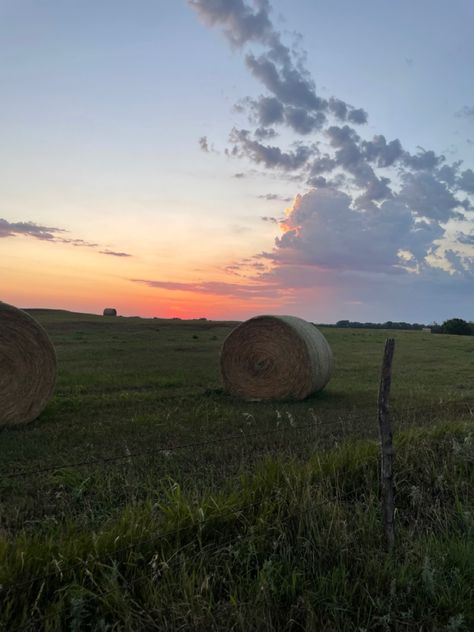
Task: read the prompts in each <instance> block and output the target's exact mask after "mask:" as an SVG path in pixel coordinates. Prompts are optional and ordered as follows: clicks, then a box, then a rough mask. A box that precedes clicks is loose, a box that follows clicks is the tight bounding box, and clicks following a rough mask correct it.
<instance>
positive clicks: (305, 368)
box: [221, 316, 333, 400]
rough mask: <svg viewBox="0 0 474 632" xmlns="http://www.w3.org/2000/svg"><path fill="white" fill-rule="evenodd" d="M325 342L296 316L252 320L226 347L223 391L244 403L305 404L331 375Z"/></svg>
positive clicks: (223, 349) (230, 336)
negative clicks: (281, 401)
mask: <svg viewBox="0 0 474 632" xmlns="http://www.w3.org/2000/svg"><path fill="white" fill-rule="evenodd" d="M332 365H333V363H332V352H331V348H330V346H329V344H328V343H327V341H326V338H325V337H324V336H323V335H322V333H321V332H320V331H318V329H316V327H315V326H314V325H312V324H311V323H308V322H306V321H305V320H303V319H302V318H297V317H296V316H256V317H255V318H251V319H250V320H247V321H246V322H244V323H242V324H241V325H239V326H238V327H237V328H236V329H234V330H233V331H232V332H231V333H230V334H229V336H228V337H227V338H226V340H225V341H224V344H223V347H222V352H221V372H222V378H223V381H224V388H225V389H226V391H227V392H228V393H229V394H231V395H234V396H236V397H241V398H243V399H246V400H266V399H304V398H305V397H308V395H311V394H312V393H315V392H316V391H319V390H321V389H322V388H324V386H325V385H326V384H327V383H328V381H329V379H330V377H331V372H332Z"/></svg>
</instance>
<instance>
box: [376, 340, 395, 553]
mask: <svg viewBox="0 0 474 632" xmlns="http://www.w3.org/2000/svg"><path fill="white" fill-rule="evenodd" d="M394 349H395V340H394V339H393V338H387V340H386V341H385V350H384V354H383V361H382V371H381V374H380V388H379V400H378V421H379V432H380V444H381V448H382V467H381V482H382V511H383V522H384V533H385V541H386V545H387V548H388V549H389V550H391V549H392V548H393V545H394V544H395V528H394V513H395V503H394V494H393V456H394V450H393V444H392V428H391V425H390V417H389V412H388V400H389V397H390V384H391V382H392V360H393V352H394Z"/></svg>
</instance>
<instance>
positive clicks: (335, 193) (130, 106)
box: [0, 0, 474, 322]
mask: <svg viewBox="0 0 474 632" xmlns="http://www.w3.org/2000/svg"><path fill="white" fill-rule="evenodd" d="M473 18H474V5H472V3H471V2H468V1H467V0H462V1H461V0H458V1H454V2H452V3H450V4H449V5H448V4H447V3H445V2H441V1H438V0H431V1H428V0H422V1H418V2H416V3H414V2H408V1H405V0H403V1H400V2H397V3H389V2H385V1H382V2H380V1H379V2H375V1H372V0H367V1H364V2H361V3H354V2H349V1H346V0H344V1H339V2H338V1H331V2H329V0H328V1H326V2H318V1H310V0H296V1H295V0H293V1H292V2H291V1H290V0H273V1H271V2H266V1H264V0H261V1H260V2H255V3H254V2H252V1H251V0H248V1H244V0H226V1H225V2H224V1H223V0H196V1H194V2H186V1H182V2H181V1H173V2H165V1H160V2H157V1H156V0H155V1H151V0H144V1H137V2H133V3H131V2H125V1H123V0H119V1H114V2H112V1H109V0H105V1H102V2H96V1H94V2H92V1H91V0H82V1H81V2H80V3H78V2H73V1H72V0H63V1H61V2H60V1H59V0H54V1H53V0H44V1H41V2H37V1H29V2H27V1H23V0H15V1H13V0H6V1H5V0H3V1H2V2H0V56H1V59H2V64H1V67H0V80H1V82H2V86H3V90H2V93H3V97H2V100H1V101H0V129H1V134H2V145H1V147H0V167H1V169H2V174H3V178H2V179H1V182H0V218H1V221H0V237H2V239H1V240H0V274H1V275H2V279H3V285H4V289H3V293H4V300H9V301H10V302H15V303H16V304H22V305H31V304H35V305H44V306H51V307H52V306H54V307H70V308H74V309H81V310H83V311H99V310H100V308H101V306H102V302H104V301H105V300H107V301H108V302H111V301H112V302H113V304H117V306H118V308H119V309H120V310H121V311H122V312H123V313H142V314H143V315H172V314H175V313H179V314H183V315H194V316H201V315H203V314H202V313H201V312H202V310H205V311H206V314H204V315H209V316H215V317H239V318H240V317H246V316H248V315H252V314H255V313H258V312H261V311H267V312H278V313H295V314H297V315H301V316H304V317H307V318H311V319H312V320H318V321H322V320H327V321H334V320H338V319H341V318H352V319H359V320H368V319H370V320H386V319H392V320H396V319H403V320H418V321H424V322H430V321H431V320H442V319H444V318H447V317H450V316H461V317H464V318H468V319H472V318H473V315H472V312H473V307H474V301H473V298H472V286H473V256H474V252H473V251H474V246H473V237H472V235H473V230H474V226H473V222H474V219H473V218H474V214H473V211H472V198H473V193H474V191H473V190H471V189H472V188H473V187H472V184H471V175H470V171H469V170H471V169H472V168H473V167H474V159H473V152H474V91H473V90H472V81H471V79H470V77H471V75H472V72H471V66H472V59H474V41H473V38H472V35H471V30H472V29H471V26H472V23H473ZM249 29H250V30H249ZM252 29H253V30H252ZM259 29H260V30H259ZM226 33H227V35H226ZM276 41H278V45H279V46H282V47H284V49H285V50H287V51H288V53H287V54H288V55H289V57H288V59H287V60H286V61H285V62H283V61H282V60H283V57H282V56H280V58H279V60H277V61H275V60H276V58H275V54H276V53H275V51H276V48H275V42H276ZM282 50H283V49H280V53H281V52H282ZM249 55H250V56H252V57H251V59H250V58H249ZM272 55H273V57H272ZM249 59H250V61H249ZM252 59H253V62H252V61H251V60H252ZM262 60H264V61H265V64H266V65H265V64H262V63H261V62H262ZM268 61H271V63H274V64H275V66H276V68H277V71H278V72H280V73H282V72H283V71H284V64H286V68H287V70H288V68H289V69H290V71H291V73H293V75H292V76H293V78H295V77H296V76H297V77H299V78H300V79H302V80H303V81H304V82H306V83H307V87H308V89H309V92H311V94H313V95H317V96H315V98H316V99H318V100H319V101H318V104H316V101H315V100H314V99H313V101H311V98H312V97H311V98H309V97H308V99H309V100H308V99H306V101H305V100H304V98H305V97H304V95H303V93H301V95H300V96H298V94H297V92H295V91H294V92H293V93H289V92H288V90H287V88H288V86H289V84H288V82H287V85H286V86H283V84H282V82H280V84H279V86H280V87H279V88H277V90H281V91H280V93H279V94H275V92H272V85H271V83H269V75H268V74H265V73H266V72H267V70H268V63H267V62H268ZM252 64H253V66H252ZM288 64H290V65H288ZM264 67H265V68H264ZM291 73H290V74H291ZM280 78H281V77H280ZM282 86H283V87H282ZM273 87H275V86H273ZM293 87H294V86H293ZM309 92H308V94H309ZM260 97H263V98H264V99H267V101H265V104H267V105H272V107H274V108H277V109H278V108H279V110H278V111H279V115H278V116H279V117H280V118H279V120H278V121H276V122H275V123H268V120H267V121H266V122H267V123H268V124H267V125H263V126H262V125H261V123H262V121H263V118H262V116H263V115H262V112H263V110H262V109H261V106H262V103H263V102H262V101H260V100H259V99H260ZM300 97H301V98H300ZM331 97H333V98H335V99H337V100H338V101H337V103H339V106H340V107H341V103H344V104H346V106H350V107H352V108H353V110H351V109H350V108H349V109H348V110H347V112H346V113H345V114H344V115H343V116H339V118H337V116H335V112H336V109H335V108H336V105H335V103H336V102H335V101H334V99H333V101H331ZM298 98H300V100H298ZM268 99H272V102H271V103H270V101H268ZM301 99H303V100H301ZM277 101H278V102H279V104H278V103H277ZM331 103H332V104H333V105H331ZM315 104H316V105H315ZM302 106H304V107H302ZM259 108H260V109H259ZM331 108H333V109H331ZM280 110H281V111H280ZM351 111H354V112H355V114H354V115H353V118H354V120H356V119H357V117H359V120H358V122H354V121H352V120H351V118H350V117H351V116H352V115H351V114H348V113H350V112H351ZM340 112H341V110H339V113H340ZM357 112H359V115H357ZM315 116H319V117H322V118H324V119H325V120H324V122H322V118H321V120H320V121H319V123H317V122H315V119H314V117H315ZM259 117H260V119H259ZM361 117H362V118H364V119H365V118H366V119H367V120H366V122H363V121H362V120H361ZM257 119H259V120H257ZM305 125H306V128H304V126H305ZM308 126H309V127H308ZM309 128H311V130H310V131H308V129H309ZM336 128H337V129H339V130H343V129H344V128H345V129H346V131H345V136H344V139H343V138H342V135H344V133H343V132H341V131H339V132H337V131H336ZM262 129H264V130H266V131H265V132H264V133H265V136H262V134H263V132H262ZM258 130H260V131H258ZM331 130H332V131H331ZM350 130H352V131H350ZM244 132H245V133H244ZM256 133H257V135H258V134H260V136H259V137H258V138H257V136H256V135H255V134H256ZM382 135H383V137H384V141H383V142H384V143H385V144H384V145H383V148H382V145H381V144H380V143H381V142H382V141H381V140H380V139H381V136H382ZM349 137H350V138H349ZM374 137H376V138H378V139H379V140H378V141H377V143H378V144H376V145H375V144H374V143H373V139H374ZM229 138H230V140H229ZM395 141H397V142H398V145H397V147H395V145H392V146H390V147H391V150H392V152H395V153H397V152H398V154H397V156H396V158H393V156H395V154H392V158H390V160H392V159H393V162H391V163H390V164H388V162H387V161H388V158H387V155H388V154H387V153H386V152H387V151H388V150H387V144H388V143H390V142H395ZM367 143H372V144H371V145H368V144H367ZM298 147H299V148H300V149H299V150H298ZM268 148H272V152H273V153H272V155H273V156H274V155H275V151H276V149H278V151H279V152H280V157H281V155H283V158H284V160H283V161H282V160H280V159H278V160H276V161H275V160H273V158H272V161H269V160H268V156H269V155H270V154H269V151H270V150H269V149H268ZM301 148H302V149H301ZM397 148H398V149H397ZM297 151H300V156H299V158H295V156H296V154H295V152H297ZM430 151H432V152H433V153H432V154H430V153H429V152H430ZM305 152H306V153H305ZM351 152H352V153H351ZM354 152H355V153H357V152H362V154H363V156H362V157H357V160H356V161H355V162H354V160H353V158H354V155H355V153H354ZM381 152H382V153H381ZM303 154H304V155H303ZM349 154H350V155H351V156H352V158H351V159H349ZM382 154H383V155H382ZM285 156H286V157H287V158H286V159H285ZM321 157H326V163H325V168H326V167H327V165H328V163H327V160H331V161H332V162H331V169H330V170H328V169H326V170H324V171H321V170H320V169H321V166H322V163H321V162H318V174H317V176H315V175H314V174H315V164H316V161H320V159H321ZM303 158H305V160H303ZM296 159H297V160H299V162H298V166H296V167H295V164H296V163H295V160H296ZM430 159H431V162H430ZM285 160H286V162H285ZM457 161H463V162H462V164H458V162H457ZM453 164H454V167H453ZM443 167H447V169H448V170H449V169H450V170H451V171H450V174H451V175H450V176H449V178H451V180H450V182H449V183H447V182H446V178H447V177H448V176H447V173H448V171H447V170H446V169H445V171H444V172H441V169H442V168H443ZM311 170H313V172H314V173H313V175H312V176H311V175H310V171H311ZM443 174H444V175H443ZM463 174H464V175H463ZM236 176H237V177H236ZM321 178H323V179H324V182H323V180H322V179H321ZM385 178H388V179H389V182H388V183H386V182H385V180H384V179H385ZM443 178H445V179H444V180H443ZM449 178H448V179H449ZM463 186H464V187H465V188H464V189H463V188H462V187H463ZM369 188H370V191H369ZM374 188H376V189H377V192H376V193H374ZM466 188H467V190H466ZM382 189H384V190H383V191H382ZM297 196H300V197H297ZM371 196H372V197H371ZM374 196H375V197H374ZM453 200H456V202H453ZM458 202H459V204H460V205H457V203H458ZM285 209H286V214H285ZM262 217H264V218H266V219H265V220H262ZM2 222H3V223H2ZM41 229H44V230H41ZM46 229H49V230H46ZM349 251H350V254H351V256H349V254H348V252H349ZM32 278H33V279H35V283H34V284H33V285H34V287H32V284H31V280H32Z"/></svg>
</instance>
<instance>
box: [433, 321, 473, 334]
mask: <svg viewBox="0 0 474 632" xmlns="http://www.w3.org/2000/svg"><path fill="white" fill-rule="evenodd" d="M441 330H442V332H443V334H454V335H457V336H472V327H471V325H470V324H469V323H468V322H466V321H465V320H463V319H462V318H450V319H449V320H445V321H444V323H443V324H442V325H441Z"/></svg>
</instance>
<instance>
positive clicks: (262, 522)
mask: <svg viewBox="0 0 474 632" xmlns="http://www.w3.org/2000/svg"><path fill="white" fill-rule="evenodd" d="M34 315H35V316H36V317H37V318H38V319H39V320H40V322H41V323H42V324H43V325H44V326H45V327H46V329H47V330H48V332H49V333H50V335H51V337H52V339H53V342H54V344H55V347H56V350H57V355H58V365H59V379H58V384H57V389H56V394H55V397H54V399H53V401H52V402H51V404H50V405H49V406H48V408H47V409H46V410H45V412H44V413H43V415H42V416H41V418H40V419H39V420H38V421H36V422H35V423H33V424H32V425H29V426H27V427H25V428H22V429H15V430H7V431H3V432H2V433H1V434H0V452H1V456H2V464H1V466H0V469H1V473H2V476H1V478H0V502H1V522H0V533H1V534H3V539H2V540H0V558H2V559H3V571H2V578H0V583H1V584H2V585H3V586H4V587H5V586H8V585H11V588H10V589H9V590H8V591H7V597H6V601H5V603H6V604H9V606H8V608H7V610H6V611H4V613H5V612H6V614H4V615H3V619H2V618H0V621H1V622H2V623H3V624H4V625H6V626H7V627H6V628H5V629H9V628H8V625H10V624H11V622H12V621H16V622H18V621H24V622H28V621H31V626H32V627H31V628H29V629H32V630H33V629H41V627H40V626H41V621H42V616H43V615H44V614H45V613H46V614H47V615H48V617H49V619H48V621H49V623H47V624H46V625H45V629H48V627H46V626H48V625H49V626H50V627H49V629H51V630H53V629H54V630H55V629H77V630H82V629H97V630H105V629H123V630H129V629H176V628H177V627H179V626H181V627H182V628H183V629H203V630H205V629H242V630H249V629H269V630H270V629H288V630H290V629H291V630H293V629H294V630H298V629H328V630H338V629H341V630H342V629H347V630H352V629H357V626H359V629H360V630H363V629H381V630H383V629H387V630H388V629H398V627H399V628H400V629H413V630H415V629H420V628H419V627H416V626H419V625H421V623H423V625H424V626H425V627H424V628H423V629H451V630H455V629H459V630H462V629H469V627H467V626H468V625H470V622H472V624H473V626H474V618H473V617H474V614H473V611H472V608H471V609H470V610H469V607H468V605H467V604H468V603H469V598H470V597H471V596H472V589H471V593H469V581H471V580H472V579H473V578H472V568H473V567H474V564H473V565H472V566H471V571H469V570H468V569H467V567H466V564H465V562H466V560H471V561H474V560H473V556H474V553H473V548H472V544H471V545H469V539H468V537H467V535H468V534H470V535H471V536H472V507H473V505H472V491H470V490H471V489H472V482H474V481H473V480H472V479H473V475H472V470H473V469H474V468H472V401H473V399H474V383H473V381H472V376H473V373H474V371H473V368H474V340H472V339H469V338H463V337H455V336H431V335H430V334H427V333H422V332H396V333H394V332H390V335H394V337H395V338H396V341H397V342H396V344H397V348H396V354H395V362H394V375H393V390H392V408H393V411H394V422H395V430H396V432H398V431H399V430H402V429H403V430H404V431H405V433H408V434H405V435H403V434H400V439H399V441H400V442H401V446H404V448H403V450H402V454H401V455H400V456H397V462H396V467H397V511H398V515H397V521H398V525H399V530H400V535H399V537H400V539H402V541H403V542H404V543H403V544H402V545H401V548H400V550H399V552H398V559H393V558H386V556H384V554H383V546H382V542H381V532H382V530H381V526H380V516H379V508H378V501H377V497H378V462H377V450H376V446H375V444H374V443H373V442H371V441H370V439H373V438H376V437H377V432H378V431H377V427H376V398H377V389H378V377H379V368H380V360H381V356H382V350H383V344H384V340H385V338H386V337H387V332H383V331H367V330H337V329H326V330H324V329H323V333H324V335H325V336H326V337H327V339H328V341H329V343H330V345H331V347H332V349H333V352H334V356H335V360H336V367H335V375H334V378H333V380H332V381H331V382H330V383H329V385H328V386H327V387H326V389H325V390H324V391H323V392H321V393H319V394H318V395H316V396H314V397H312V398H309V399H308V400H305V401H303V402H278V403H277V402H273V403H258V402H242V401H239V400H234V399H232V398H229V397H227V396H226V395H225V394H224V393H223V392H222V390H221V385H220V377H219V349H220V346H221V344H222V342H223V340H224V338H225V336H226V335H227V334H228V333H229V331H230V330H231V328H232V326H233V324H232V323H214V322H202V321H165V320H160V319H152V320H144V319H143V320H142V319H131V318H127V319H125V318H118V319H104V318H98V317H94V316H87V315H77V314H68V313H60V312H49V311H44V312H36V313H34ZM438 422H439V423H441V422H444V423H445V425H444V426H442V427H441V429H440V430H439V432H438V431H435V430H433V427H434V426H436V424H437V423H438ZM446 422H450V424H448V425H446ZM420 427H427V428H428V429H425V430H420ZM410 428H411V430H410ZM404 437H405V438H404ZM406 437H409V439H407V438H406ZM363 439H366V440H369V441H365V442H364V441H361V440H363ZM180 446H184V447H180ZM186 446H187V447H186ZM456 446H457V447H456ZM398 451H400V447H399V448H398ZM103 461H106V462H103ZM469 465H470V466H471V467H470V469H469ZM56 466H61V467H60V468H59V469H54V468H55V467H56ZM348 498H349V499H350V502H348ZM321 501H323V502H322V504H321V505H319V504H318V502H321ZM241 506H245V507H247V511H243V510H242V511H238V508H239V507H241ZM199 511H201V514H200V513H199ZM226 511H227V512H229V511H230V515H228V516H227V517H226ZM470 512H471V513H470ZM213 516H214V517H213ZM469 516H471V518H470V517H469ZM208 518H209V519H210V522H209V524H207V520H208ZM183 525H184V526H187V527H191V529H190V531H189V532H188V531H186V532H185V533H179V534H177V535H174V536H173V535H172V536H169V537H166V538H162V539H161V540H159V541H158V542H155V541H154V539H153V537H152V538H151V541H150V533H151V534H152V536H153V533H154V532H156V531H158V532H159V533H162V532H163V529H164V530H165V532H166V529H167V528H169V529H171V531H173V528H175V529H176V527H177V528H178V529H179V528H180V527H182V526H183ZM91 534H92V536H91ZM144 534H146V536H147V537H148V540H149V541H147V542H145V543H144V544H143V546H138V547H132V548H130V550H129V551H127V552H126V553H125V554H123V553H122V554H121V555H118V554H114V550H115V548H116V544H114V542H116V541H119V542H120V543H123V542H125V543H128V542H133V541H137V539H138V540H140V538H142V539H143V537H144ZM196 536H197V537H196ZM91 537H92V540H91ZM145 539H146V538H145ZM227 539H228V540H229V543H227ZM441 542H442V544H440V543H441ZM450 556H451V557H450ZM451 558H453V559H454V558H455V560H456V562H455V563H454V562H453V561H452V560H451ZM20 559H22V560H23V562H22V563H21V564H20V563H19V560H20ZM25 559H26V560H27V562H25ZM52 559H54V560H56V562H54V563H52V562H51V560H52ZM77 559H88V560H89V561H88V564H87V572H85V567H84V564H80V565H79V567H78V568H76V569H72V568H70V570H68V568H69V567H70V566H71V564H72V560H77ZM58 560H59V561H58ZM450 560H451V561H450ZM55 564H56V566H58V565H59V567H60V568H61V576H60V577H58V576H57V575H56V574H53V576H52V577H51V578H49V579H48V580H47V581H45V582H43V584H41V582H40V583H38V582H35V581H33V582H32V583H30V584H29V585H28V589H27V590H16V591H15V588H14V585H15V583H18V582H21V580H22V579H23V581H24V580H25V577H26V578H28V577H30V578H31V577H34V576H35V575H37V574H38V572H40V571H41V570H45V569H46V570H48V569H50V568H51V567H55ZM453 568H455V569H457V571H456V572H457V573H458V575H457V576H456V578H455V580H453V579H452V578H451V579H449V578H448V576H449V577H450V575H449V573H451V572H452V569H453ZM470 573H471V574H470ZM40 574H41V573H40ZM390 578H392V579H390ZM200 582H201V583H200ZM423 582H425V583H423ZM430 582H431V584H430ZM372 584H373V585H372ZM377 584H378V585H377ZM425 584H426V585H425ZM473 584H474V582H472V581H471V583H470V586H471V587H472V585H473ZM429 585H431V588H430V589H429V590H428V588H429ZM4 590H5V588H4ZM430 591H431V592H430ZM104 593H105V594H104ZM31 603H34V604H36V606H35V607H36V610H35V613H36V615H37V618H33V619H30V618H31V616H32V610H31ZM410 604H411V605H410ZM436 604H438V605H436ZM440 604H441V605H440ZM403 608H405V610H403ZM456 617H457V618H456ZM356 623H357V625H356ZM28 625H29V624H28ZM35 625H37V626H38V627H34V626H35ZM394 625H395V626H398V627H395V628H394V627H393V626H394ZM66 626H69V627H66ZM74 626H76V627H74ZM87 626H89V627H87ZM94 626H95V627H94ZM101 626H102V627H101ZM114 626H115V627H114ZM390 626H391V627H390ZM443 626H444V627H443ZM446 626H451V627H446ZM456 626H457V627H456ZM10 629H12V628H10Z"/></svg>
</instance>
